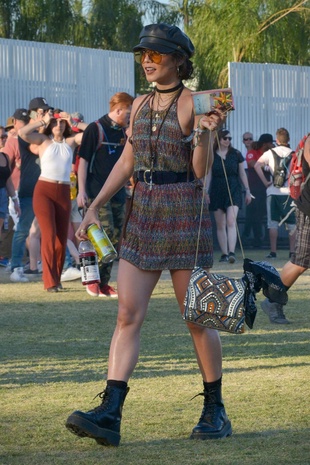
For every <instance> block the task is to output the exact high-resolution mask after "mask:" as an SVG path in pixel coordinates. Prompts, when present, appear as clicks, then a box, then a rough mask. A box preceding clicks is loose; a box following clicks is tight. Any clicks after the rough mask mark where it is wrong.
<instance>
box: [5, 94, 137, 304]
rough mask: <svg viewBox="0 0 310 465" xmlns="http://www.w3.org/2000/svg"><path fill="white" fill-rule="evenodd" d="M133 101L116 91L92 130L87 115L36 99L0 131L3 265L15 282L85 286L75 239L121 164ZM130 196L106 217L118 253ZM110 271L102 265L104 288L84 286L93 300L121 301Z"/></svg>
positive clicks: (113, 204)
mask: <svg viewBox="0 0 310 465" xmlns="http://www.w3.org/2000/svg"><path fill="white" fill-rule="evenodd" d="M132 102H133V97H132V96H130V95H129V94H127V93H125V92H118V93H116V94H115V95H113V96H112V97H111V99H110V102H109V103H110V111H109V113H108V114H106V115H104V116H103V117H101V118H100V119H99V120H98V121H95V122H93V123H90V124H87V123H85V122H84V121H83V120H84V118H83V115H82V114H81V113H79V112H75V113H72V114H69V113H67V112H65V111H62V110H61V109H59V108H58V109H56V108H54V107H52V106H51V105H49V104H48V103H47V101H46V100H45V98H43V97H35V98H33V99H32V100H31V101H30V102H29V105H28V109H26V108H18V109H16V110H15V111H14V113H13V116H12V117H9V118H8V119H7V124H6V126H4V127H0V141H1V142H0V144H1V145H0V186H1V187H0V201H1V205H0V226H1V230H2V231H3V235H2V237H1V236H0V239H2V240H1V244H0V247H1V252H0V255H1V258H0V264H1V266H5V267H6V268H7V270H8V271H9V272H10V280H11V281H12V282H19V283H20V282H21V283H26V282H29V280H30V279H32V278H34V277H37V276H38V275H39V276H40V275H41V273H42V280H43V284H44V289H46V290H47V291H48V292H53V293H54V292H59V291H61V290H62V287H63V286H62V283H63V282H66V281H71V280H75V279H80V277H81V274H80V270H79V255H78V244H79V242H78V241H77V239H76V238H75V232H76V231H77V229H78V227H79V224H80V222H81V221H82V217H83V213H84V212H85V211H86V209H87V207H88V205H89V204H90V202H91V201H92V199H93V198H94V197H95V196H96V195H97V193H98V192H99V190H100V189H101V187H102V185H103V184H104V182H105V181H106V179H107V177H108V175H109V172H110V171H111V170H112V168H113V166H114V165H115V163H116V162H117V160H118V159H119V157H120V154H121V152H122V150H123V147H124V144H125V140H126V138H127V135H126V129H127V128H128V124H129V116H130V111H131V105H132ZM127 192H128V190H127V191H126V190H125V188H123V189H121V190H120V191H119V192H118V193H117V194H116V195H115V196H114V198H113V199H111V201H110V202H108V203H107V204H106V205H105V206H104V207H103V208H102V212H101V221H102V226H103V227H104V228H105V229H106V230H107V233H108V235H109V237H110V238H111V240H112V242H113V244H114V245H115V246H116V247H118V242H119V240H120V237H121V231H122V225H123V221H124V212H125V205H126V196H127V195H128V194H127ZM5 221H6V224H5V227H4V223H5ZM111 270H112V263H109V264H103V263H100V278H101V282H100V284H96V285H94V284H92V285H88V286H86V290H87V292H88V294H89V295H91V296H96V297H97V296H100V297H112V298H113V297H114V298H115V297H117V292H116V290H115V289H114V288H113V287H112V286H111V285H110V284H109V280H110V277H111Z"/></svg>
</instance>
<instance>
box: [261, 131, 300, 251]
mask: <svg viewBox="0 0 310 465" xmlns="http://www.w3.org/2000/svg"><path fill="white" fill-rule="evenodd" d="M265 136H266V139H267V136H269V138H270V142H272V136H271V134H265ZM289 141H290V135H289V132H288V131H287V130H286V129H285V128H280V129H278V130H277V133H276V143H277V146H276V147H275V148H273V149H269V150H267V151H266V152H264V153H263V154H262V155H261V157H260V158H259V159H258V160H257V162H256V163H255V165H254V169H255V171H256V173H257V174H258V176H259V178H260V179H261V181H262V182H263V184H264V185H265V187H266V188H267V190H266V195H267V228H268V230H269V239H270V253H269V255H267V257H266V258H276V257H277V240H278V229H279V223H280V221H281V220H284V223H285V227H286V229H287V230H288V234H289V246H290V254H292V253H293V251H294V247H295V230H296V221H295V215H294V213H291V214H290V215H288V213H289V211H290V210H291V209H292V207H291V203H292V199H291V198H290V191H289V187H288V183H287V177H288V172H287V173H286V179H285V181H284V184H283V186H282V187H277V186H276V185H275V182H274V175H275V168H276V164H275V157H276V156H279V157H280V158H281V159H282V160H284V159H286V158H287V157H288V156H290V154H291V153H292V150H291V148H290V146H289ZM265 169H269V170H270V173H271V175H272V179H271V180H270V181H269V180H267V179H266V177H265V175H264V170H265ZM287 215H288V216H287Z"/></svg>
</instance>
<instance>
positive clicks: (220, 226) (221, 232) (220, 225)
mask: <svg viewBox="0 0 310 465" xmlns="http://www.w3.org/2000/svg"><path fill="white" fill-rule="evenodd" d="M214 219H215V223H216V235H217V240H218V243H219V246H220V249H221V252H222V254H224V255H227V254H228V249H227V231H226V213H225V212H224V211H223V210H220V209H218V210H216V211H215V212H214Z"/></svg>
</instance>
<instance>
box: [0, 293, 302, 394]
mask: <svg viewBox="0 0 310 465" xmlns="http://www.w3.org/2000/svg"><path fill="white" fill-rule="evenodd" d="M83 295H84V293H83ZM36 299H37V300H35V301H34V302H23V304H21V303H19V302H8V303H7V304H6V306H5V307H4V308H2V309H1V314H0V361H1V362H2V369H1V377H0V384H2V385H14V384H19V385H20V384H27V383H37V384H42V383H49V382H54V383H55V382H71V381H72V382H80V383H85V382H88V381H90V380H91V381H96V380H101V379H102V371H103V370H102V367H103V366H107V358H108V351H109V345H110V340H111V337H112V334H113V330H114V327H115V322H116V314H117V302H115V301H112V300H108V299H107V300H104V301H103V299H100V300H98V299H91V300H90V301H89V300H87V301H80V300H76V299H75V300H72V297H71V300H68V301H67V300H66V299H65V296H64V297H61V300H59V301H58V300H57V302H55V299H53V301H50V300H46V299H45V300H43V301H40V300H38V298H36ZM57 299H58V296H57ZM303 313H304V312H300V315H301V317H300V315H299V319H297V321H299V322H300V323H299V324H298V325H297V324H296V325H290V327H289V328H287V327H285V328H283V327H275V325H270V324H268V323H267V324H265V326H262V323H265V321H266V318H264V321H262V322H261V321H260V319H261V318H260V317H261V316H262V315H260V314H259V317H258V318H257V322H256V326H255V328H254V330H251V331H250V330H249V331H248V332H246V333H245V334H243V335H230V334H223V335H222V344H223V357H224V361H227V362H230V361H235V362H236V363H237V362H242V361H244V366H240V363H239V365H237V366H235V367H228V368H226V369H225V371H226V372H229V373H232V372H247V371H253V370H258V369H266V370H272V369H274V368H277V367H278V366H279V365H281V366H286V367H291V368H294V367H304V366H308V365H309V363H307V362H306V361H305V362H303V361H302V360H300V359H299V360H296V357H304V356H308V355H309V352H310V350H309V343H308V341H309V330H307V329H305V327H304V326H305V321H303V319H304V320H305V316H304V315H303ZM297 317H298V315H296V318H297ZM265 328H266V329H265ZM256 359H259V365H255V363H253V361H255V360H256ZM264 359H265V360H270V363H266V364H264V363H262V360H264ZM281 359H283V363H282V361H281ZM290 359H291V360H292V362H291V363H290V361H289V360H290ZM275 360H277V361H275ZM249 361H252V364H251V363H249ZM195 373H197V364H196V360H195V356H194V351H193V347H192V342H191V338H190V336H189V333H188V330H187V328H186V325H185V323H184V322H183V320H182V318H181V316H180V314H179V312H178V309H177V305H176V302H175V299H174V297H172V296H170V297H167V296H165V297H160V296H155V297H153V298H152V300H151V303H150V308H149V312H148V316H147V318H146V321H145V324H144V326H143V328H142V335H141V353H140V360H139V364H138V366H137V368H136V370H135V372H134V376H135V378H147V377H151V376H152V377H154V376H160V377H164V376H172V375H174V376H178V375H182V376H183V375H186V374H195Z"/></svg>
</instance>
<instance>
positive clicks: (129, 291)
mask: <svg viewBox="0 0 310 465" xmlns="http://www.w3.org/2000/svg"><path fill="white" fill-rule="evenodd" d="M160 275H161V271H143V270H140V269H138V268H136V267H135V266H134V265H132V264H131V263H129V262H127V261H125V260H122V259H121V260H120V261H119V268H118V279H117V291H118V316H117V324H116V328H115V331H114V334H113V337H112V342H111V347H110V355H109V369H108V379H114V380H119V381H126V382H127V381H128V379H129V378H130V376H131V374H132V372H133V370H134V368H135V366H136V364H137V361H138V357H139V350H140V329H141V326H142V323H143V321H144V318H145V316H146V312H147V308H148V303H149V300H150V297H151V295H152V292H153V289H154V287H155V286H156V284H157V282H158V280H159V278H160Z"/></svg>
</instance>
